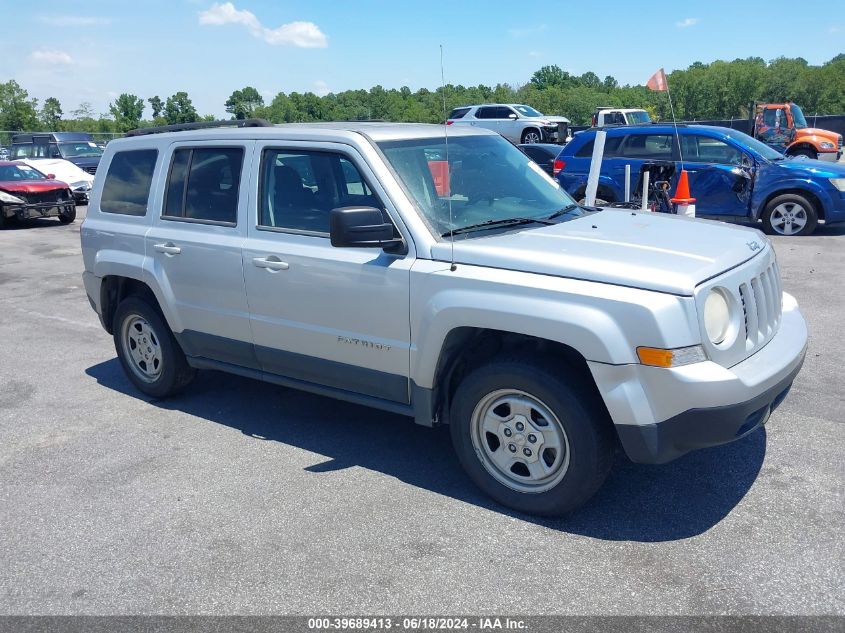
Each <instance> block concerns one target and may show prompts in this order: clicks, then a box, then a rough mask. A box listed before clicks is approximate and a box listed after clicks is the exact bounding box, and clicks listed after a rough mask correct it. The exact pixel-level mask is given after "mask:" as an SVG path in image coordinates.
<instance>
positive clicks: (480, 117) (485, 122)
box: [475, 106, 502, 132]
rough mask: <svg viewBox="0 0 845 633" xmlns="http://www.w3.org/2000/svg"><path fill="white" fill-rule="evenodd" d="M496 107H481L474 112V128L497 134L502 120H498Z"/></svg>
mask: <svg viewBox="0 0 845 633" xmlns="http://www.w3.org/2000/svg"><path fill="white" fill-rule="evenodd" d="M499 114H500V113H499V108H498V106H482V107H480V108H478V109H477V110H476V111H475V125H476V127H483V128H484V129H486V130H493V131H494V132H499V130H500V129H501V123H502V120H501V119H500V118H499Z"/></svg>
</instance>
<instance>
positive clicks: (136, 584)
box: [0, 220, 845, 615]
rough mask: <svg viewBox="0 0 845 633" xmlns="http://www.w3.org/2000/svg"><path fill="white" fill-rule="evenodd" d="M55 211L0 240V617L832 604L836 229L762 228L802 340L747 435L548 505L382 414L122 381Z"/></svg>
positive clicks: (207, 386) (839, 464) (692, 609)
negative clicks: (499, 489) (772, 407)
mask: <svg viewBox="0 0 845 633" xmlns="http://www.w3.org/2000/svg"><path fill="white" fill-rule="evenodd" d="M79 226H80V222H79V221H77V222H76V223H74V224H72V225H70V226H67V227H62V226H60V225H59V224H58V223H57V222H55V221H52V220H51V221H38V222H31V223H29V224H27V225H26V226H24V227H21V228H18V229H15V230H9V231H4V232H2V233H0V314H2V320H0V614H82V613H84V614H135V613H161V614H183V613H203V614H223V613H237V614H271V613H279V614H282V613H285V614H315V613H323V614H324V613H330V612H332V613H359V614H368V615H369V614H379V613H382V614H401V613H413V614H431V613H439V614H454V613H514V614H541V613H558V614H570V613H574V614H711V613H731V614H752V613H768V614H845V593H843V587H845V556H843V553H844V552H845V545H843V526H845V500H843V481H845V466H843V464H845V461H843V457H842V448H843V446H845V424H843V413H842V412H843V410H845V386H843V382H842V367H843V362H842V359H843V358H845V344H843V338H845V337H843V336H842V333H841V331H840V327H841V317H842V314H843V313H845V292H843V291H845V282H844V281H843V279H845V227H831V228H826V227H820V229H819V231H818V234H817V235H815V236H813V237H809V238H794V239H776V241H775V243H776V248H777V251H778V256H779V258H780V264H781V269H782V272H783V275H784V285H785V287H786V289H787V291H788V292H791V293H792V294H794V295H796V296H797V298H798V300H799V302H800V304H801V307H802V309H803V311H804V314H805V316H806V318H807V320H808V322H809V326H810V336H811V340H810V350H809V353H808V357H807V361H806V364H805V366H804V370H803V372H802V373H801V374H800V375H799V377H798V379H797V381H796V383H795V386H794V388H793V391H792V394H791V395H790V397H789V398H788V399H787V400H786V402H785V403H784V404H783V406H782V407H781V408H780V409H779V410H778V411H777V413H776V414H775V415H774V416H773V418H772V419H771V421H770V422H769V424H768V425H767V427H766V429H765V430H761V431H758V432H757V433H755V434H753V435H751V436H749V437H748V438H746V439H744V440H742V441H740V442H737V443H735V444H732V445H729V446H726V447H721V448H717V449H710V450H706V451H700V452H697V453H694V454H691V455H688V456H686V457H684V458H682V459H681V460H679V461H676V462H674V463H672V464H668V465H665V466H659V467H655V466H635V465H633V464H630V463H629V462H627V460H626V459H625V458H624V457H623V456H622V455H619V456H618V458H617V463H616V465H615V467H614V470H613V472H612V474H611V476H610V479H609V480H608V482H607V484H606V486H605V487H604V489H603V490H602V491H601V492H600V493H599V495H598V496H597V497H596V498H595V499H594V500H593V501H592V502H591V503H590V504H589V505H588V506H587V507H585V508H584V509H583V510H582V511H580V512H579V513H578V514H577V515H575V516H574V517H571V518H570V519H568V520H555V521H549V520H536V519H533V518H531V517H525V516H519V515H514V514H513V513H510V512H508V511H505V510H503V509H502V508H500V507H497V506H494V505H493V504H492V503H491V502H489V501H488V500H487V499H486V497H484V496H483V495H481V494H480V493H479V492H478V491H477V490H476V489H475V488H474V487H473V486H472V485H471V484H470V483H469V481H468V480H467V479H466V478H465V477H464V475H463V473H462V472H461V471H460V469H459V466H458V465H457V464H456V462H455V460H454V459H453V457H452V452H451V447H450V444H449V437H448V432H446V431H444V430H435V431H432V430H428V429H424V428H421V427H418V426H415V425H414V424H413V423H412V422H411V421H410V420H407V419H405V418H402V417H397V416H394V415H390V414H387V413H382V412H378V411H372V410H369V409H366V408H362V407H358V406H353V405H348V404H344V403H340V402H335V401H333V400H329V399H324V398H320V397H317V396H312V395H308V394H304V393H299V392H296V391H290V390H286V389H283V388H280V387H275V386H271V385H266V384H261V383H258V382H252V381H249V380H246V379H241V378H238V377H234V376H228V375H224V374H220V373H216V372H202V373H201V374H200V376H199V378H198V380H197V381H196V383H195V384H194V386H193V388H191V389H189V390H188V391H187V392H186V393H185V394H183V395H182V396H180V397H178V398H176V399H173V400H168V401H164V402H152V401H149V400H148V399H146V398H144V397H141V395H140V394H139V393H138V392H136V391H135V390H134V389H133V388H132V387H131V386H130V384H129V382H128V381H127V380H126V378H124V376H123V374H122V372H121V370H120V367H119V365H118V362H117V360H116V359H115V356H114V350H113V347H112V342H111V339H110V337H109V336H108V335H107V334H106V333H105V332H104V331H103V330H102V329H101V328H100V325H99V323H98V321H97V318H96V315H95V314H94V312H93V311H92V310H91V309H90V307H89V305H88V302H87V300H86V298H85V292H84V290H83V288H82V282H81V276H80V274H81V270H82V260H81V257H80V252H79Z"/></svg>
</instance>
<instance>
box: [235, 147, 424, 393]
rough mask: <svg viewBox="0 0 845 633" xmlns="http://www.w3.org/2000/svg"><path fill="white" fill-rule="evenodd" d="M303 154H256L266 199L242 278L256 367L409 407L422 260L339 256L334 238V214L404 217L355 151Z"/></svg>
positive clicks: (256, 212)
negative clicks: (341, 210)
mask: <svg viewBox="0 0 845 633" xmlns="http://www.w3.org/2000/svg"><path fill="white" fill-rule="evenodd" d="M297 145H298V144H297V143H295V142H285V143H284V144H278V143H276V144H274V143H272V142H265V143H259V144H258V145H257V147H256V150H255V152H256V156H255V160H257V161H260V168H259V169H258V170H257V173H258V176H257V182H256V183H253V185H252V187H253V188H255V189H256V190H257V191H258V192H259V194H258V200H257V201H256V203H253V204H251V206H250V222H249V235H248V239H247V242H246V244H245V246H244V249H243V270H244V278H245V280H246V288H247V295H248V298H249V305H250V311H251V323H252V332H253V337H254V341H255V350H256V355H257V358H258V360H259V362H260V364H261V367H262V369H264V370H265V371H267V372H270V373H273V374H277V375H281V376H286V377H288V378H293V379H296V380H301V381H304V382H306V383H311V384H318V385H322V386H326V387H331V388H334V389H339V390H343V391H348V392H352V393H355V394H364V395H367V396H373V397H376V398H380V399H383V400H390V401H394V402H399V403H408V402H409V401H410V398H409V383H408V371H409V369H408V368H409V360H410V325H409V278H410V272H409V270H410V266H411V264H412V262H413V255H412V254H409V255H404V256H403V255H390V254H387V253H385V252H384V251H383V250H382V249H379V248H336V247H333V246H332V245H331V241H330V239H329V213H330V211H331V209H333V208H337V207H344V206H369V207H377V208H380V209H381V210H382V212H383V213H384V214H385V217H386V218H396V217H397V216H396V214H395V213H394V212H393V210H392V208H391V207H390V206H389V205H390V201H389V200H388V198H387V196H386V195H385V193H384V191H383V190H381V189H380V188H377V187H375V186H374V185H375V183H376V182H377V180H376V178H375V177H374V176H373V175H372V173H371V172H370V171H369V169H368V167H367V166H366V163H365V162H364V161H363V160H362V159H361V158H360V156H358V155H357V153H355V152H354V151H353V150H351V149H350V148H349V147H348V146H344V145H339V144H333V143H323V144H320V145H319V146H318V148H315V146H314V145H313V144H309V145H308V148H307V149H306V148H305V147H302V146H301V144H300V146H297ZM392 221H393V220H392ZM394 225H396V222H395V221H394ZM397 232H398V231H397ZM406 241H408V240H407V239H406Z"/></svg>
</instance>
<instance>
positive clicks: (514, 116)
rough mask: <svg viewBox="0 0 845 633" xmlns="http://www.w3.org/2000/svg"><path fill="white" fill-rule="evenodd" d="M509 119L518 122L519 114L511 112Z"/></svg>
mask: <svg viewBox="0 0 845 633" xmlns="http://www.w3.org/2000/svg"><path fill="white" fill-rule="evenodd" d="M508 118H509V119H510V120H511V121H516V120H517V119H518V118H519V116H517V114H516V113H515V112H511V113H510V114H509V115H508Z"/></svg>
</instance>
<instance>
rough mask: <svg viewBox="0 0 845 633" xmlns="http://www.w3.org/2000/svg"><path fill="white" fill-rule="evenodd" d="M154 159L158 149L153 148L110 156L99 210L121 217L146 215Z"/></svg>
mask: <svg viewBox="0 0 845 633" xmlns="http://www.w3.org/2000/svg"><path fill="white" fill-rule="evenodd" d="M157 159H158V150H154V149H139V150H131V151H125V152H117V153H116V154H115V155H114V156H112V159H111V163H110V164H109V171H108V173H107V174H106V181H105V182H104V183H103V194H102V196H101V197H100V211H102V212H103V213H117V214H120V215H135V216H143V215H146V214H147V201H148V200H149V197H150V185H151V184H152V182H153V171H155V166H156V160H157Z"/></svg>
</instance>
